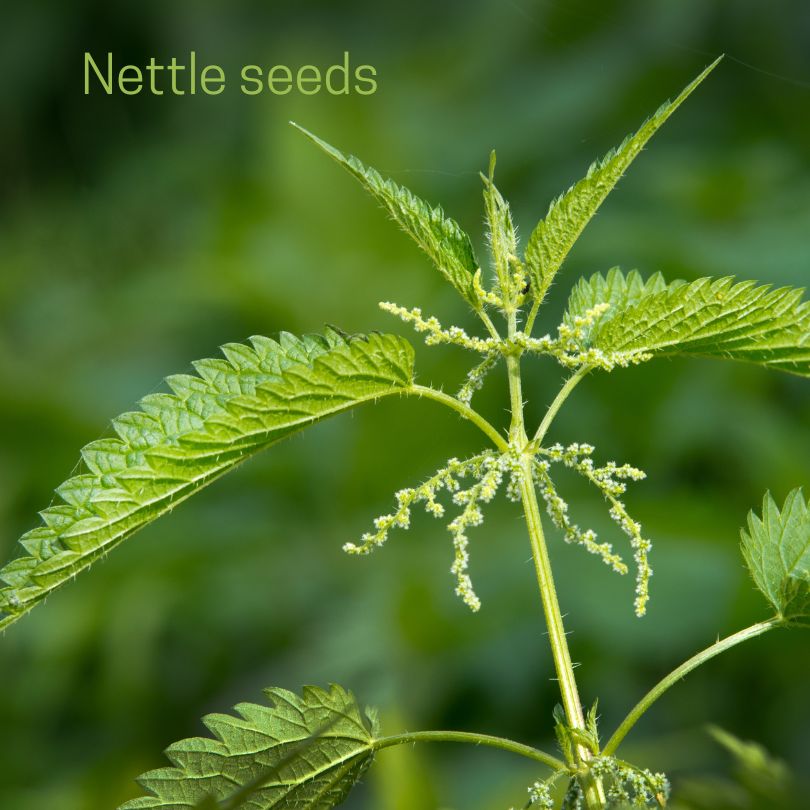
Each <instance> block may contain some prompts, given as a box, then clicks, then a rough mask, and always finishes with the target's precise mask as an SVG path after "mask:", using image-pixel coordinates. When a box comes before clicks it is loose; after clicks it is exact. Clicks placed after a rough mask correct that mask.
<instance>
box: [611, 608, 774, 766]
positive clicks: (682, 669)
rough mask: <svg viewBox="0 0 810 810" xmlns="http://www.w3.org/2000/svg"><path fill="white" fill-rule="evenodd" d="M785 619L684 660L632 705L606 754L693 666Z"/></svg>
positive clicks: (759, 626)
mask: <svg viewBox="0 0 810 810" xmlns="http://www.w3.org/2000/svg"><path fill="white" fill-rule="evenodd" d="M781 623H782V620H781V619H780V618H778V617H776V618H773V619H768V621H766V622H759V623H758V624H752V625H751V626H750V627H746V628H745V629H744V630H740V631H739V632H738V633H734V634H733V635H731V636H727V637H726V638H724V639H721V640H720V641H717V642H715V643H714V644H712V645H711V646H710V647H706V649H705V650H701V651H700V652H699V653H697V654H696V655H693V656H692V657H691V658H690V659H689V660H688V661H684V662H683V664H681V665H680V666H679V667H678V668H677V669H674V670H672V672H670V673H669V675H667V676H666V677H664V678H662V679H661V680H660V681H659V682H658V683H657V684H656V685H655V686H654V687H653V688H652V689H650V691H649V692H647V694H646V695H644V697H643V698H642V699H641V700H640V701H639V702H638V703H636V705H635V706H634V707H633V708H632V710H631V711H630V713H629V714H628V715H627V717H625V718H624V720H622V723H621V725H620V726H619V727H618V728H617V729H616V731H614V732H613V736H612V737H611V738H610V739H609V740H608V741H607V744H606V745H605V747H604V748H603V749H602V753H603V754H604V755H605V756H610V755H611V754H613V752H614V751H615V750H616V749H617V748H618V747H619V745H620V744H621V742H622V740H623V739H624V738H625V737H626V736H627V733H628V732H629V731H630V729H631V728H633V726H634V725H635V724H636V723H637V722H638V720H639V718H640V717H641V716H642V715H643V714H644V712H646V711H647V709H649V708H650V706H652V704H653V703H655V701H656V700H658V698H660V697H661V695H663V694H664V692H666V691H667V689H669V688H670V686H673V685H674V684H675V683H677V682H678V681H679V680H681V678H683V677H685V676H686V675H688V674H689V673H690V672H691V671H692V670H693V669H696V668H697V667H699V666H700V665H701V664H704V663H705V662H706V661H709V660H710V659H712V658H714V657H715V656H716V655H720V653H721V652H725V651H726V650H729V649H731V648H732V647H734V646H736V645H737V644H741V643H742V642H743V641H747V640H748V639H749V638H755V637H756V636H759V635H762V634H763V633H766V632H768V630H772V629H773V628H774V627H779V626H780V624H781Z"/></svg>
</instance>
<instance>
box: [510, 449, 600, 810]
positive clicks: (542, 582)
mask: <svg viewBox="0 0 810 810" xmlns="http://www.w3.org/2000/svg"><path fill="white" fill-rule="evenodd" d="M532 461H533V458H532V456H523V461H522V464H523V477H522V480H521V485H520V489H521V493H520V494H521V497H522V499H523V509H524V511H525V513H526V525H527V526H528V529H529V537H530V538H531V543H532V557H533V558H534V567H535V570H536V572H537V584H538V585H539V586H540V598H541V600H542V602H543V612H544V613H545V616H546V626H547V627H548V638H549V643H550V644H551V654H552V657H553V659H554V668H555V670H556V672H557V681H558V683H559V687H560V695H561V697H562V703H563V709H564V710H565V716H566V719H567V720H568V725H569V726H571V728H576V729H584V728H585V718H584V716H583V714H582V703H581V702H580V699H579V691H578V689H577V681H576V678H575V677H574V667H573V665H572V663H571V653H570V652H569V650H568V641H567V640H566V637H565V627H564V625H563V620H562V614H561V613H560V603H559V601H558V600H557V591H556V588H555V587H554V576H553V574H552V571H551V561H550V560H549V557H548V549H547V548H546V541H545V537H544V535H543V526H542V523H541V521H540V509H539V507H538V505H537V496H536V494H535V491H534V480H533V478H532ZM577 751H578V755H579V758H580V760H581V761H583V762H587V760H588V759H590V758H591V754H590V752H589V751H588V750H587V749H586V748H584V747H582V746H580V747H579V748H578V749H577ZM584 788H585V804H586V807H588V808H589V810H601V808H602V807H604V804H605V796H604V790H603V788H602V785H601V782H599V781H598V780H588V781H587V782H586V784H585V786H584Z"/></svg>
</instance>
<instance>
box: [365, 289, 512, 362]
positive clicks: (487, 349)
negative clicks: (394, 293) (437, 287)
mask: <svg viewBox="0 0 810 810" xmlns="http://www.w3.org/2000/svg"><path fill="white" fill-rule="evenodd" d="M380 309H382V310H383V311H385V312H389V313H390V314H391V315H396V316H397V317H398V318H400V319H402V320H403V321H405V323H409V324H411V326H413V328H414V329H415V330H416V331H417V332H427V337H426V338H425V343H426V344H427V345H428V346H438V345H439V344H442V343H448V344H452V345H454V346H461V347H462V348H463V349H469V350H470V351H473V352H480V353H481V354H485V355H488V354H490V353H492V352H493V351H497V350H498V348H499V347H500V345H501V340H500V338H496V337H489V338H480V337H475V336H472V337H471V336H470V335H468V334H467V333H466V332H465V331H464V330H463V329H462V328H461V327H460V326H451V327H449V328H447V329H445V328H444V327H443V326H442V325H441V323H439V320H438V318H436V317H435V316H433V315H431V316H430V317H429V318H427V319H425V318H424V317H423V316H422V310H421V309H420V308H419V307H414V308H413V309H407V307H401V306H399V304H392V303H391V302H390V301H381V302H380Z"/></svg>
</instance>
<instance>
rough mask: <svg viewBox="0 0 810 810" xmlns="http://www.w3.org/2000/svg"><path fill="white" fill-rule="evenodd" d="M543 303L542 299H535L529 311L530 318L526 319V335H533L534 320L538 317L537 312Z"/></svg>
mask: <svg viewBox="0 0 810 810" xmlns="http://www.w3.org/2000/svg"><path fill="white" fill-rule="evenodd" d="M542 303H543V299H542V298H537V297H535V299H534V302H533V303H532V308H531V310H530V311H529V316H528V317H527V318H526V323H525V324H524V326H523V331H524V332H525V333H526V335H531V333H532V328H533V327H534V319H535V318H536V317H537V312H538V310H539V309H540V304H542Z"/></svg>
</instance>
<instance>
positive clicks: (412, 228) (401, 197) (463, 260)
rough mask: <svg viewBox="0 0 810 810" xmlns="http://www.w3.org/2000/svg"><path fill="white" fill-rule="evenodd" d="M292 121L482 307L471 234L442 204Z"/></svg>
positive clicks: (472, 303)
mask: <svg viewBox="0 0 810 810" xmlns="http://www.w3.org/2000/svg"><path fill="white" fill-rule="evenodd" d="M290 123H292V125H293V126H294V127H295V128H296V129H298V130H300V131H301V132H303V133H304V135H306V136H307V137H308V138H309V139H310V140H311V141H312V142H313V143H315V144H317V145H318V146H319V147H320V148H321V149H323V151H324V152H326V154H327V155H329V156H330V157H331V158H333V159H334V160H336V161H337V162H338V163H339V164H340V165H341V166H343V167H344V168H345V169H346V170H347V171H348V172H350V173H351V174H353V175H354V176H355V177H356V178H357V179H358V180H359V181H360V184H361V185H362V186H363V188H365V189H366V191H368V192H369V193H370V194H371V195H372V196H373V197H375V198H376V200H377V201H378V202H379V203H380V204H381V205H382V206H383V208H385V210H386V211H387V212H388V213H389V214H390V215H391V217H392V219H393V220H394V221H395V222H396V223H397V224H398V225H399V226H400V227H401V228H402V230H404V231H405V233H407V234H408V235H410V236H411V237H412V238H413V240H414V241H415V242H416V244H417V245H419V247H420V248H422V250H424V251H425V253H427V255H428V256H429V257H430V259H431V260H432V261H433V262H434V264H435V265H436V267H437V268H438V269H439V272H440V273H441V274H442V275H443V276H444V277H445V278H446V279H447V280H448V281H449V282H450V283H451V284H452V285H453V286H454V287H455V288H456V290H458V292H459V293H460V294H461V296H462V298H464V300H465V301H466V302H467V303H468V304H470V306H472V307H473V309H480V307H481V303H480V301H479V300H478V295H477V294H476V292H475V285H474V283H473V277H474V275H475V272H476V270H477V269H478V262H477V260H476V258H475V253H474V252H473V247H472V242H471V241H470V237H469V236H467V234H466V233H464V231H463V230H462V229H461V227H460V226H459V225H458V223H456V222H455V221H454V220H452V219H450V218H449V217H446V216H445V215H444V211H442V209H441V208H440V207H439V206H436V207H435V208H434V207H432V206H431V205H430V204H428V203H427V202H425V201H424V200H422V199H420V198H419V197H417V196H416V195H415V194H414V193H413V192H411V191H409V190H408V189H407V188H405V187H404V186H400V185H398V184H397V183H395V182H394V181H393V180H387V179H385V178H384V177H382V175H380V173H379V172H378V171H376V170H375V169H372V168H370V167H369V166H366V165H364V164H363V163H362V162H361V161H360V160H359V159H358V158H356V157H354V155H345V154H343V152H341V151H340V150H339V149H336V148H335V147H334V146H331V145H330V144H328V143H326V141H322V140H321V139H320V138H318V137H317V136H316V135H313V134H312V133H311V132H308V131H307V130H305V129H304V128H303V127H300V126H298V124H296V123H295V122H292V121H291V122H290Z"/></svg>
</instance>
